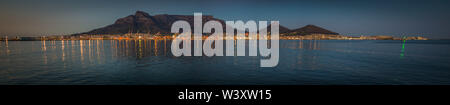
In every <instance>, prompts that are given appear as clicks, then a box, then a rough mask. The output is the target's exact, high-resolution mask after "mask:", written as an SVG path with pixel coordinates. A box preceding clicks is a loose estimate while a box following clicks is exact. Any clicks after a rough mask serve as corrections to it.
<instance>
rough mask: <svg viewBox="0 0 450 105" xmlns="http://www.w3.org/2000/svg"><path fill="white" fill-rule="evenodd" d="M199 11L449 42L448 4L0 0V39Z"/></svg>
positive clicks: (426, 0) (390, 0)
mask: <svg viewBox="0 0 450 105" xmlns="http://www.w3.org/2000/svg"><path fill="white" fill-rule="evenodd" d="M137 10H141V11H145V12H148V13H149V14H150V15H155V14H180V15H193V13H194V12H202V13H203V14H204V15H213V16H214V17H216V18H219V19H223V20H233V21H235V20H244V21H245V20H256V21H258V20H265V21H270V20H279V21H280V24H281V25H282V26H286V27H288V28H290V29H295V28H299V27H302V26H305V25H308V24H314V25H317V26H320V27H323V28H325V29H329V30H331V31H334V32H338V33H340V34H343V35H353V36H359V35H393V36H402V35H405V36H425V37H429V38H450V29H449V27H450V20H449V19H450V1H448V0H431V1H430V0H423V1H411V0H402V1H400V0H397V1H395V0H373V1H366V0H358V1H356V0H355V1H343V0H339V1H338V0H333V1H331V0H329V1H318V0H316V1H312V0H311V1H300V0H266V1H263V0H247V1H241V0H235V1H219V0H154V1H152V0H1V1H0V36H3V35H4V34H10V33H15V34H27V35H35V36H41V35H44V34H45V35H50V34H73V33H80V32H86V31H90V30H92V29H96V28H100V27H104V26H106V25H109V24H112V23H114V21H115V20H116V19H118V18H122V17H125V16H128V15H131V14H134V13H135V11H137Z"/></svg>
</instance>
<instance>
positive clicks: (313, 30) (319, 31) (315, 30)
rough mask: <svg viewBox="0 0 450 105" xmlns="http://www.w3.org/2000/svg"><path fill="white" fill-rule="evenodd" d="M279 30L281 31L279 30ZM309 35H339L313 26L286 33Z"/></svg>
mask: <svg viewBox="0 0 450 105" xmlns="http://www.w3.org/2000/svg"><path fill="white" fill-rule="evenodd" d="M280 30H281V29H280ZM310 34H330V35H339V33H336V32H333V31H330V30H327V29H324V28H322V27H318V26H315V25H306V26H304V27H302V28H298V29H294V30H291V31H290V32H288V35H310Z"/></svg>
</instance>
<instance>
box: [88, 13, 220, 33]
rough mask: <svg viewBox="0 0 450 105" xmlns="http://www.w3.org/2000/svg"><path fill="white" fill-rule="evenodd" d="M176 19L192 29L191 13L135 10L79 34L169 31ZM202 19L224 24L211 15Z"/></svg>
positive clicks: (192, 17) (192, 18)
mask: <svg viewBox="0 0 450 105" xmlns="http://www.w3.org/2000/svg"><path fill="white" fill-rule="evenodd" d="M178 20H185V21H187V22H189V23H190V25H191V27H192V29H193V25H194V16H193V15H190V16H189V15H167V14H161V15H154V16H151V15H149V14H148V13H146V12H143V11H137V12H136V13H135V14H134V15H129V16H127V17H124V18H120V19H118V20H116V22H115V23H114V24H111V25H108V26H106V27H103V28H99V29H94V30H92V31H89V32H85V33H81V34H126V33H152V34H154V33H170V29H171V26H172V24H173V23H174V22H176V21H178ZM202 20H203V24H204V23H206V22H207V21H210V20H216V21H219V22H221V23H222V24H225V22H224V21H223V20H220V19H216V18H214V17H213V16H203V18H202Z"/></svg>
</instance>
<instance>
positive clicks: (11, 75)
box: [0, 40, 450, 85]
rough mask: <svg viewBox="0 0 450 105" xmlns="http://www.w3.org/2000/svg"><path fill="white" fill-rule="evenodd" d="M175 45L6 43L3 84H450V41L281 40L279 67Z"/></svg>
mask: <svg viewBox="0 0 450 105" xmlns="http://www.w3.org/2000/svg"><path fill="white" fill-rule="evenodd" d="M170 45H171V41H170V40H166V41H164V40H141V41H139V40H136V41H134V40H130V41H118V40H90V41H89V40H84V41H45V42H44V41H9V42H8V43H5V42H1V43H0V85H10V84H11V85H12V84H25V85H28V84H30V85H41V84H43V85H94V84H96V85H115V84H119V85H159V84H161V85H183V84H184V85H186V84H188V85H203V84H205V85H229V84H231V85H241V84H242V85H308V84H313V85H315V84H324V85H334V84H337V85H340V84H342V85H346V84H348V85H360V84H394V85H397V84H399V85H402V84H405V85H413V84H418V85H422V84H444V85H450V52H449V51H450V41H439V40H431V41H406V42H405V43H403V42H402V41H391V40H384V41H375V40H374V41H346V40H318V41H308V40H303V41H300V40H281V41H280V61H279V63H278V66H276V67H274V68H261V67H259V66H260V64H259V63H260V60H261V57H249V56H245V57H206V56H203V57H174V56H173V55H172V54H171V51H170ZM247 53H248V52H247Z"/></svg>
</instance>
